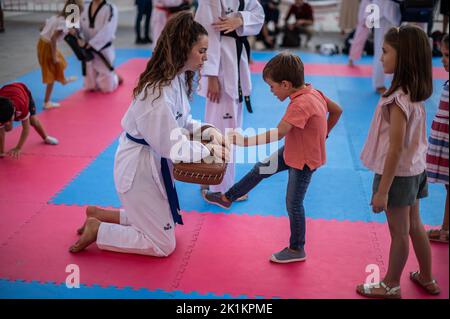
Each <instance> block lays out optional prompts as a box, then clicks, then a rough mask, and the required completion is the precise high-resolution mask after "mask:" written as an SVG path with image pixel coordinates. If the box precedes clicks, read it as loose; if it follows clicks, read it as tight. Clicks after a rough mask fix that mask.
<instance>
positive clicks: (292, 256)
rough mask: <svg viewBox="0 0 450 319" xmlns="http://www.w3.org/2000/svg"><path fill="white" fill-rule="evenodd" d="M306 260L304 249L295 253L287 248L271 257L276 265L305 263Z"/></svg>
mask: <svg viewBox="0 0 450 319" xmlns="http://www.w3.org/2000/svg"><path fill="white" fill-rule="evenodd" d="M305 260H306V253H305V250H304V249H301V250H299V251H294V250H291V249H289V248H288V247H286V248H285V249H283V250H281V251H279V252H277V253H275V254H273V255H272V256H271V257H270V261H273V262H274V263H282V264H285V263H292V262H295V261H305Z"/></svg>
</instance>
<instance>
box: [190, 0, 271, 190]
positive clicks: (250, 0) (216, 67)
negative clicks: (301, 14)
mask: <svg viewBox="0 0 450 319" xmlns="http://www.w3.org/2000/svg"><path fill="white" fill-rule="evenodd" d="M238 9H239V0H200V1H199V6H198V9H197V12H196V15H195V20H196V21H198V22H199V23H201V24H202V25H203V27H204V28H205V29H206V30H207V31H208V42H209V45H208V61H206V62H205V64H204V65H203V69H202V72H201V73H202V78H201V80H200V85H199V92H198V93H199V94H200V95H201V96H204V97H206V95H207V92H208V76H218V78H219V83H220V89H221V91H220V92H221V94H220V102H219V103H213V102H211V101H210V100H209V99H207V100H206V106H205V107H206V110H205V122H208V123H211V124H212V125H214V126H215V127H216V128H217V129H219V130H220V131H221V132H222V134H225V129H226V128H233V129H234V128H240V127H242V103H240V102H239V88H238V82H239V80H238V61H237V59H238V58H237V54H236V40H235V39H234V38H232V37H228V36H223V35H221V34H220V32H218V31H215V30H214V29H213V27H212V25H211V24H212V23H213V22H216V21H218V20H219V17H225V16H230V17H234V16H236V15H240V16H241V17H242V20H243V22H244V24H243V25H242V26H241V27H240V28H238V29H237V30H236V34H237V35H238V36H250V35H257V34H258V33H259V32H260V31H261V28H262V26H263V24H264V10H263V8H262V6H261V5H260V4H259V2H258V1H257V0H245V5H244V10H242V11H238ZM239 63H240V65H239V67H240V82H241V88H242V95H243V96H249V95H250V93H251V89H252V84H251V78H250V67H249V63H248V56H247V52H246V50H245V48H244V49H243V50H242V54H241V57H240V61H239ZM233 184H234V163H228V167H227V172H226V174H225V177H224V180H223V182H222V183H221V184H220V185H212V186H210V190H211V191H213V192H226V191H227V190H228V189H229V188H230V187H231V186H232V185H233Z"/></svg>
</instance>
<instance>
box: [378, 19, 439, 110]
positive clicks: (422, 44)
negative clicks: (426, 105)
mask: <svg viewBox="0 0 450 319" xmlns="http://www.w3.org/2000/svg"><path fill="white" fill-rule="evenodd" d="M384 41H385V42H386V43H387V44H389V45H390V46H391V47H393V48H394V49H395V51H397V66H396V67H395V71H394V79H393V80H392V84H391V87H390V88H389V89H388V90H387V92H386V93H385V94H384V95H383V96H384V97H388V96H390V95H391V94H392V93H394V92H395V91H397V90H398V89H400V88H401V89H402V90H403V92H405V93H406V94H409V97H410V99H411V102H421V101H425V100H426V99H428V98H429V97H430V96H431V95H432V94H433V75H432V65H431V60H432V54H431V47H430V41H429V40H428V36H427V35H426V33H425V32H424V31H423V30H422V29H420V28H418V27H416V26H412V25H404V26H402V27H400V28H391V29H390V30H389V31H388V32H387V33H386V35H385V36H384Z"/></svg>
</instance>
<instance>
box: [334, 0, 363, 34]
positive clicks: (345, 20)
mask: <svg viewBox="0 0 450 319" xmlns="http://www.w3.org/2000/svg"><path fill="white" fill-rule="evenodd" d="M360 2H361V1H360V0H342V1H341V5H340V9H339V28H340V29H341V33H342V34H345V32H346V31H349V30H350V31H351V30H354V29H355V28H356V25H357V24H358V9H359V3H360Z"/></svg>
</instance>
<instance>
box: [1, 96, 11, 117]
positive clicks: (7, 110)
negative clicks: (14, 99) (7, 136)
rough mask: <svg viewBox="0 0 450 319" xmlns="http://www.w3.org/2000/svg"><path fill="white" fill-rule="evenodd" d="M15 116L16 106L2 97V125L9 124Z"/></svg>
mask: <svg viewBox="0 0 450 319" xmlns="http://www.w3.org/2000/svg"><path fill="white" fill-rule="evenodd" d="M13 115H14V106H13V104H12V103H11V101H10V100H9V99H7V98H5V97H1V96H0V123H5V122H8V121H9V120H10V119H11V118H12V116H13Z"/></svg>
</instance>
